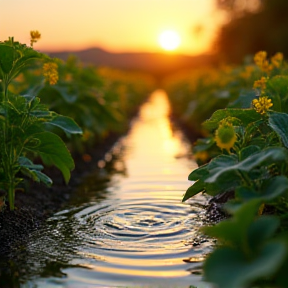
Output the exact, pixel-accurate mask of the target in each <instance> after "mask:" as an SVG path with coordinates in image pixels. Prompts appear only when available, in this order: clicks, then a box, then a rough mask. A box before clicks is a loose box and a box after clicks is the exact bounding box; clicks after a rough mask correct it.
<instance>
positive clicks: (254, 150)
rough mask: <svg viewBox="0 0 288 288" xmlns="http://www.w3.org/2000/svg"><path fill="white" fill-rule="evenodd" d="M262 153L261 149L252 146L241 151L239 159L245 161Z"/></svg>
mask: <svg viewBox="0 0 288 288" xmlns="http://www.w3.org/2000/svg"><path fill="white" fill-rule="evenodd" d="M258 152H260V148H259V147H258V146H256V145H250V146H247V147H245V148H243V149H241V151H240V153H239V154H240V155H239V158H240V160H241V161H242V160H245V159H246V158H248V157H249V156H251V155H253V154H255V153H258Z"/></svg>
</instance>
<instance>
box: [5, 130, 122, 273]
mask: <svg viewBox="0 0 288 288" xmlns="http://www.w3.org/2000/svg"><path fill="white" fill-rule="evenodd" d="M121 136H122V134H121V135H119V134H111V135H110V136H109V137H107V138H106V139H105V140H104V141H103V142H101V143H98V144H97V145H95V146H94V147H93V148H90V149H88V151H85V153H86V154H88V155H89V156H90V157H91V160H90V159H89V160H90V161H87V158H86V161H84V160H83V157H82V155H81V154H79V153H77V154H76V153H75V154H74V155H73V158H74V161H75V169H74V170H73V171H72V173H71V179H70V182H69V184H68V185H66V184H65V183H64V180H63V177H62V175H61V172H60V171H59V170H58V169H56V168H53V167H50V168H48V169H45V173H46V174H47V175H48V176H49V177H51V179H53V186H52V187H50V188H49V187H46V186H45V185H44V184H39V183H35V182H28V183H26V187H25V189H23V190H22V189H21V190H20V189H19V190H17V191H16V193H15V207H16V208H15V210H14V211H10V210H9V208H8V207H7V208H6V209H5V210H4V211H2V212H1V213H0V243H1V245H0V258H1V260H2V261H3V260H4V259H7V260H10V259H11V258H12V259H13V258H15V256H16V257H17V254H18V253H21V250H22V249H25V243H26V241H27V239H28V237H29V234H30V233H32V232H33V231H35V230H36V229H39V227H40V226H41V225H42V224H43V223H44V222H45V221H46V220H47V219H48V218H49V217H50V216H52V215H53V214H54V213H56V212H57V211H59V210H61V208H62V207H64V205H65V204H67V202H68V201H69V199H70V198H71V197H72V195H73V191H75V190H76V188H77V186H78V185H79V184H81V181H82V179H83V178H84V177H85V176H86V175H88V174H89V172H90V171H92V170H93V169H96V168H97V163H98V161H99V160H101V159H103V157H104V155H105V153H106V152H108V151H109V150H110V149H111V147H112V146H113V144H115V143H116V141H117V140H118V139H119V138H120V137H121ZM90 157H89V158H90ZM2 261H1V262H2ZM0 274H1V271H0Z"/></svg>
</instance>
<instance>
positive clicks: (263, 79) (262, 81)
mask: <svg viewBox="0 0 288 288" xmlns="http://www.w3.org/2000/svg"><path fill="white" fill-rule="evenodd" d="M268 79H269V78H268V77H261V79H260V80H256V81H255V82H254V85H253V88H254V89H257V88H260V90H261V93H262V92H264V90H265V89H266V83H267V81H268Z"/></svg>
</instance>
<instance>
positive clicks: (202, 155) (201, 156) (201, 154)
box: [194, 151, 209, 162]
mask: <svg viewBox="0 0 288 288" xmlns="http://www.w3.org/2000/svg"><path fill="white" fill-rule="evenodd" d="M194 157H195V158H196V160H200V161H202V162H206V161H207V160H208V159H209V154H208V152H207V151H198V152H196V153H195V154H194Z"/></svg>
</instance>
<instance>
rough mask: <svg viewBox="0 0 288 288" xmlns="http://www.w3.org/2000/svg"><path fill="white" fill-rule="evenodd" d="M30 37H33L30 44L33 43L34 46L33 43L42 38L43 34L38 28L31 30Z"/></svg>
mask: <svg viewBox="0 0 288 288" xmlns="http://www.w3.org/2000/svg"><path fill="white" fill-rule="evenodd" d="M30 37H31V38H30V45H31V47H33V44H34V43H36V42H37V41H38V40H39V39H40V38H41V34H40V33H39V31H37V30H35V31H30Z"/></svg>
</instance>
